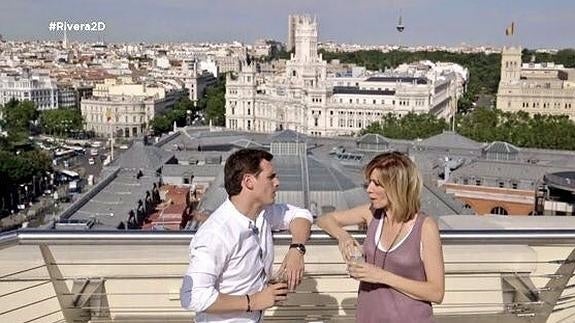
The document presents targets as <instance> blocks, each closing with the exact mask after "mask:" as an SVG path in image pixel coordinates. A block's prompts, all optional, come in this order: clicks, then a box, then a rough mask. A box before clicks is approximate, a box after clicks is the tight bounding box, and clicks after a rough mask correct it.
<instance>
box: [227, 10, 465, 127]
mask: <svg viewBox="0 0 575 323" xmlns="http://www.w3.org/2000/svg"><path fill="white" fill-rule="evenodd" d="M293 17H294V16H292V17H290V23H292V22H291V21H292V20H294V21H293V28H294V46H295V53H294V54H292V56H291V59H290V60H288V61H287V62H286V67H285V71H284V73H283V74H279V75H278V74H276V75H269V74H263V73H260V72H259V71H258V68H257V66H256V64H255V63H251V64H250V63H246V62H244V63H243V64H242V66H241V70H240V72H239V73H237V74H236V75H228V77H227V82H226V127H227V128H229V129H236V130H249V131H256V132H272V131H275V130H283V129H291V130H295V131H298V132H302V133H306V134H308V135H313V136H337V135H349V134H353V133H356V132H357V131H359V130H361V129H362V128H364V127H366V126H367V125H369V124H370V123H372V122H374V121H378V120H380V119H381V118H382V117H383V116H384V115H385V114H387V113H394V114H399V115H404V114H407V113H409V112H415V113H426V112H432V113H434V114H435V115H437V116H438V117H441V118H445V119H450V118H451V116H452V115H453V114H454V113H455V110H456V105H457V99H458V97H459V96H461V95H462V94H463V91H464V89H465V83H466V81H467V75H468V73H467V70H466V69H464V68H462V67H461V66H459V65H456V64H443V65H440V64H435V63H431V62H420V63H417V64H412V65H408V66H403V67H401V68H398V69H396V70H394V71H391V72H384V73H379V74H369V73H367V72H365V70H364V69H361V68H360V69H359V70H362V71H363V72H362V73H351V75H350V74H349V73H348V74H343V75H342V74H341V73H334V74H330V75H328V72H327V66H328V64H327V62H326V61H324V60H323V59H322V56H321V54H318V52H317V49H318V47H317V43H318V23H317V20H316V19H315V18H311V17H308V16H295V17H296V18H293Z"/></svg>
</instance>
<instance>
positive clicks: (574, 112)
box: [497, 47, 575, 120]
mask: <svg viewBox="0 0 575 323" xmlns="http://www.w3.org/2000/svg"><path fill="white" fill-rule="evenodd" d="M497 108H498V109H500V110H503V111H510V112H517V111H525V112H528V113H529V114H536V113H539V114H552V115H563V114H564V115H568V116H569V118H570V119H571V120H575V69H568V68H565V67H564V66H563V65H556V64H554V63H523V64H522V61H521V47H506V48H504V49H503V51H502V53H501V81H500V82H499V89H498V91H497Z"/></svg>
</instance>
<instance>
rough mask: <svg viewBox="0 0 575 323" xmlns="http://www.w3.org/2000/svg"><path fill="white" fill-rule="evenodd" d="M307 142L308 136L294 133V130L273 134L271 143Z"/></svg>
mask: <svg viewBox="0 0 575 323" xmlns="http://www.w3.org/2000/svg"><path fill="white" fill-rule="evenodd" d="M306 141H307V136H306V135H304V134H302V133H299V132H296V131H293V130H289V129H288V130H282V131H279V132H276V133H274V134H272V136H271V142H272V143H276V142H306Z"/></svg>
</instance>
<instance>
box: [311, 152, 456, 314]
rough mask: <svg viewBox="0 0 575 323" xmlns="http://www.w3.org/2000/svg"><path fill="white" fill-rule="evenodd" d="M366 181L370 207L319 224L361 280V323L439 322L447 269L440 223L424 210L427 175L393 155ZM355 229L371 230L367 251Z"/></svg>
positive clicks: (374, 163) (375, 163) (377, 163)
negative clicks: (435, 306) (437, 307)
mask: <svg viewBox="0 0 575 323" xmlns="http://www.w3.org/2000/svg"><path fill="white" fill-rule="evenodd" d="M365 177H366V179H367V183H366V191H367V194H368V196H369V199H370V203H368V204H365V205H362V206H358V207H355V208H353V209H349V210H345V211H336V212H332V213H328V214H326V215H324V216H322V217H320V218H319V219H318V222H317V224H318V225H319V226H320V227H321V228H322V229H323V230H325V231H326V232H327V233H328V234H330V235H331V236H332V237H334V238H336V239H337V240H338V242H339V249H340V252H341V254H342V256H343V258H344V260H345V261H346V262H347V263H348V270H349V274H350V276H351V277H353V278H354V279H357V280H358V281H360V285H359V292H358V304H357V311H356V318H357V322H362V323H372V322H373V323H375V322H377V323H380V322H414V323H415V322H418V323H424V322H433V310H432V307H431V303H441V301H442V300H443V295H444V292H445V287H444V285H445V278H444V264H443V252H442V248H441V240H440V238H439V228H438V226H437V223H436V221H435V220H434V219H433V217H431V216H427V215H426V214H424V213H422V212H421V211H420V195H421V186H422V183H421V175H420V174H419V172H418V170H417V169H416V167H415V164H414V163H413V161H411V160H410V159H409V158H408V157H407V156H405V155H404V154H401V153H398V152H388V153H383V154H380V155H378V156H376V157H374V158H373V159H372V160H371V161H370V162H369V164H368V165H367V166H366V168H365ZM354 224H356V225H367V235H366V239H365V241H364V243H363V247H361V246H360V245H359V244H358V243H357V241H355V240H354V239H353V238H352V237H351V236H350V235H349V233H348V232H347V231H345V230H344V229H343V227H345V226H348V225H354ZM357 254H359V256H358V255H357Z"/></svg>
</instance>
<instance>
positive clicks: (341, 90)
mask: <svg viewBox="0 0 575 323" xmlns="http://www.w3.org/2000/svg"><path fill="white" fill-rule="evenodd" d="M333 94H363V95H395V90H386V89H383V90H379V89H378V90H368V89H360V88H358V87H355V86H334V87H333Z"/></svg>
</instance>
